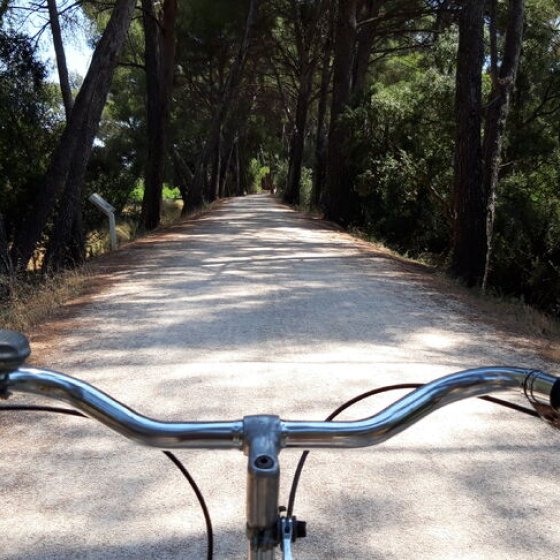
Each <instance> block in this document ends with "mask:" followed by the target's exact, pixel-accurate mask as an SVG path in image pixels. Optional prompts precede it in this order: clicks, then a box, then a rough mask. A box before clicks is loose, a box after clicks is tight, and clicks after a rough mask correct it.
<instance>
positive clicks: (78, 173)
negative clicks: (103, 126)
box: [43, 128, 95, 271]
mask: <svg viewBox="0 0 560 560" xmlns="http://www.w3.org/2000/svg"><path fill="white" fill-rule="evenodd" d="M94 138H95V130H94V129H92V128H89V129H84V131H83V133H82V134H81V135H80V139H79V141H78V145H77V147H76V152H77V153H79V154H80V155H81V157H80V158H76V159H75V160H74V161H73V162H72V165H71V167H70V171H69V173H68V179H67V180H66V187H65V189H64V194H63V196H62V197H61V200H60V203H59V205H58V209H57V212H56V215H55V221H54V228H53V232H52V234H51V236H50V239H49V243H48V246H47V251H46V253H45V260H44V262H43V270H45V271H47V270H60V269H63V268H68V267H69V268H73V267H76V266H78V265H79V264H81V263H83V261H84V260H85V235H84V231H83V222H82V191H83V185H84V182H85V175H86V167H87V161H89V158H90V156H91V152H92V149H93V140H94ZM84 162H86V163H84Z"/></svg>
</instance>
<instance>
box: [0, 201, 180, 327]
mask: <svg viewBox="0 0 560 560" xmlns="http://www.w3.org/2000/svg"><path fill="white" fill-rule="evenodd" d="M182 207H183V204H182V202H181V201H178V200H164V201H163V204H162V220H161V221H162V226H164V227H165V226H168V225H172V224H173V223H176V222H177V221H178V220H179V219H180V217H181V209H182ZM137 237H138V223H137V221H135V220H133V219H124V220H119V223H118V224H117V240H118V243H119V245H121V244H123V243H128V242H130V241H133V240H134V239H136V238H137ZM110 246H111V243H110V238H109V231H108V230H99V231H94V232H92V233H91V234H90V235H89V236H88V239H87V248H86V254H87V256H88V258H93V257H96V256H98V255H102V254H104V253H107V252H109V251H110ZM41 261H42V259H41V255H40V253H38V256H37V262H35V263H34V264H35V266H34V267H33V270H35V271H38V270H40V268H41V266H40V265H41ZM91 280H92V272H91V271H90V269H89V268H88V266H87V265H85V266H83V267H81V268H79V269H75V270H69V271H66V272H62V273H59V274H57V275H56V276H45V275H44V274H41V273H40V272H30V273H29V274H28V275H27V276H26V277H25V278H23V277H22V278H18V279H17V280H16V281H14V282H13V285H12V287H11V296H10V298H9V299H8V301H3V302H2V303H1V306H0V328H2V329H11V330H15V331H20V332H29V331H30V330H31V329H33V328H34V327H36V326H37V325H40V324H41V323H44V322H45V321H47V320H48V319H51V318H53V317H54V316H56V315H57V313H58V312H59V311H60V308H61V307H62V305H64V304H65V303H67V302H68V301H69V300H72V299H74V298H76V297H78V296H80V295H82V294H83V293H84V292H85V291H86V290H87V289H88V286H89V284H90V283H91Z"/></svg>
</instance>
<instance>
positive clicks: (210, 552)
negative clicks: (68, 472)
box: [0, 405, 214, 560]
mask: <svg viewBox="0 0 560 560" xmlns="http://www.w3.org/2000/svg"><path fill="white" fill-rule="evenodd" d="M2 411H14V412H15V411H20V412H53V413H55V414H65V415H67V416H78V417H80V418H88V417H87V416H86V415H85V414H82V413H81V412H79V411H77V410H72V409H70V408H60V407H56V406H35V405H1V406H0V412H2ZM162 453H163V454H164V455H165V456H166V457H167V458H168V459H169V460H170V461H171V462H172V463H173V464H174V465H175V467H177V469H179V471H180V472H181V474H182V475H183V476H184V477H185V479H186V480H187V482H188V483H189V485H190V487H191V489H192V491H193V492H194V494H195V496H196V499H197V501H198V504H199V505H200V508H201V510H202V515H203V516H204V523H205V525H206V542H207V549H206V550H207V554H206V558H207V560H212V559H213V557H214V531H213V529H212V519H211V518H210V512H209V511H208V507H207V505H206V501H205V500H204V496H203V495H202V492H201V491H200V488H199V487H198V485H197V484H196V482H195V480H194V478H193V477H192V475H191V474H190V473H189V471H188V470H187V468H186V467H185V466H184V465H183V463H182V462H181V461H180V460H179V458H178V457H177V456H176V455H175V454H174V453H172V452H171V451H162Z"/></svg>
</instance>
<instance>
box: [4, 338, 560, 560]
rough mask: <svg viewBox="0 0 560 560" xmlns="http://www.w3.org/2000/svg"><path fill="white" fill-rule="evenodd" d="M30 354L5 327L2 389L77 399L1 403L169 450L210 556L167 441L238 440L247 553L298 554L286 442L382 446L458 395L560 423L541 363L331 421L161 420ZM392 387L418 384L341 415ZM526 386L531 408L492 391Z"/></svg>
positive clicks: (558, 397)
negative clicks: (282, 463)
mask: <svg viewBox="0 0 560 560" xmlns="http://www.w3.org/2000/svg"><path fill="white" fill-rule="evenodd" d="M29 355H30V348H29V343H28V340H27V339H26V337H25V336H23V335H21V334H19V333H15V332H12V331H3V330H0V397H1V398H3V399H8V398H9V397H10V395H11V394H12V392H23V393H31V394H36V395H40V396H44V397H48V398H51V399H55V400H59V401H62V402H65V403H67V404H70V405H71V406H72V407H73V408H72V409H66V408H54V407H40V406H25V405H24V406H20V405H16V406H3V407H1V409H3V410H8V409H9V410H38V411H49V412H58V413H63V414H73V415H80V416H82V415H85V416H87V417H90V418H93V419H96V420H98V421H99V422H101V423H102V424H104V425H106V426H107V427H109V428H111V429H112V430H114V431H116V432H118V433H120V434H121V435H123V436H125V437H127V438H129V439H131V440H134V441H136V442H137V443H139V444H141V445H146V446H150V447H156V448H160V449H164V450H165V451H164V452H165V454H166V455H167V456H168V457H169V458H170V459H171V461H173V463H174V464H175V465H176V466H177V467H178V468H179V469H180V470H181V472H182V473H183V474H184V476H185V477H186V478H187V479H188V480H189V483H190V484H191V486H192V487H193V489H194V491H195V493H196V494H197V498H198V499H199V502H200V504H201V507H202V509H203V512H204V516H205V519H206V521H207V529H208V558H212V529H211V522H210V519H209V514H208V511H207V508H206V506H205V504H204V500H203V498H202V496H201V494H200V491H199V490H198V488H197V486H196V483H195V482H194V481H193V480H192V477H190V475H189V473H188V471H187V470H186V469H185V468H184V466H183V465H182V464H181V463H180V462H179V460H178V459H177V458H176V457H175V456H174V455H173V454H172V453H171V452H170V451H168V450H169V449H193V448H201V449H232V448H233V449H239V450H242V451H243V452H244V453H245V454H246V455H247V456H248V476H247V488H246V492H247V498H246V505H247V507H246V511H247V527H246V531H247V538H248V541H249V546H248V549H249V552H248V557H249V559H250V560H273V558H274V556H275V552H276V550H277V549H278V547H279V548H280V549H281V551H282V558H283V559H284V560H291V559H292V558H293V554H292V544H293V543H294V542H295V541H296V540H297V539H299V538H302V537H304V536H305V534H306V525H305V522H302V521H300V520H298V519H297V518H296V517H295V516H294V514H293V505H294V500H295V493H296V490H297V483H298V480H299V476H300V474H301V469H302V468H303V464H304V462H305V457H306V453H308V451H306V452H305V453H304V455H303V457H302V460H301V461H300V464H299V465H298V469H297V472H296V477H295V481H294V485H293V486H292V491H291V492H290V498H289V503H288V507H287V508H281V507H279V477H280V471H279V453H280V451H281V449H283V448H303V449H307V450H308V449H311V448H354V447H364V446H371V445H378V444H380V443H382V442H384V441H387V440H388V439H390V438H392V437H393V436H395V435H396V434H398V433H400V432H402V431H403V430H405V429H406V428H408V427H410V426H411V425H412V424H414V423H416V422H417V421H419V420H420V419H422V418H424V417H425V416H427V415H428V414H430V413H431V412H433V411H435V410H437V409H439V408H442V407H443V406H446V405H448V404H452V403H454V402H458V401H460V400H463V399H466V398H471V397H479V398H484V399H486V400H490V401H492V402H495V403H497V404H501V405H504V406H507V407H509V408H513V409H515V410H518V411H521V412H524V413H527V414H530V415H532V416H538V417H540V418H542V419H543V420H545V421H546V422H547V423H548V424H550V425H551V426H553V427H555V428H560V377H555V376H552V375H550V374H547V373H545V372H543V371H539V370H530V369H523V368H513V367H486V368H477V369H471V370H465V371H461V372H458V373H454V374H451V375H448V376H445V377H442V378H440V379H436V380H434V381H432V382H430V383H427V384H424V385H418V384H402V385H396V386H391V387H383V388H378V389H375V390H373V391H368V392H367V393H364V394H362V395H359V396H358V397H356V398H355V399H352V400H351V401H348V402H347V403H345V404H344V405H342V406H341V407H339V408H338V409H337V410H336V411H335V412H334V413H333V414H331V415H330V416H329V417H328V418H327V420H326V421H324V422H317V421H290V420H282V419H280V418H279V417H278V416H274V415H255V416H246V417H244V418H242V419H240V420H233V421H205V422H161V421H158V420H154V419H152V418H148V417H146V416H142V415H141V414H139V413H137V412H135V411H134V410H132V409H130V408H128V407H127V406H126V405H124V404H122V403H120V402H118V401H117V400H115V399H113V398H112V397H111V396H109V395H107V394H106V393H103V392H102V391H100V390H99V389H96V388H95V387H93V386H92V385H89V384H87V383H85V382H83V381H80V380H78V379H75V378H73V377H70V376H68V375H65V374H62V373H58V372H55V371H51V370H46V369H37V368H32V367H26V366H25V365H24V362H25V360H26V359H27V357H28V356H29ZM392 389H414V390H413V391H412V392H410V393H408V394H407V395H405V396H404V397H402V398H401V399H399V400H397V401H395V402H394V403H393V404H391V405H389V406H388V407H387V408H385V409H384V410H382V411H381V412H379V413H377V414H375V415H373V416H370V417H367V418H364V419H361V420H356V421H335V418H336V416H337V415H338V414H339V413H340V412H342V410H345V409H346V408H348V407H349V406H351V405H353V404H354V403H356V402H358V401H359V400H362V399H363V398H366V397H368V396H372V395H374V394H378V393H380V392H384V391H387V390H392ZM512 390H521V392H522V393H523V394H524V395H525V396H526V397H527V399H528V401H529V403H530V404H531V405H532V406H533V409H528V408H526V407H523V406H519V405H517V404H515V403H511V402H509V401H502V400H501V399H496V398H495V397H490V396H488V395H489V394H490V393H497V392H507V391H512Z"/></svg>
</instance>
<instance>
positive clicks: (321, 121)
mask: <svg viewBox="0 0 560 560" xmlns="http://www.w3.org/2000/svg"><path fill="white" fill-rule="evenodd" d="M331 24H332V18H331ZM332 32H333V30H332V25H331V29H329V33H328V36H327V40H326V42H325V48H324V51H323V61H322V69H321V86H320V89H319V100H318V102H317V137H316V140H315V165H314V173H313V188H312V191H311V206H312V207H314V208H318V207H319V205H320V202H321V194H322V193H323V191H324V190H325V182H326V177H327V169H326V167H327V143H328V138H327V127H326V122H327V102H328V97H329V86H330V83H331V76H332V74H331V63H330V62H331V55H332Z"/></svg>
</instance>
